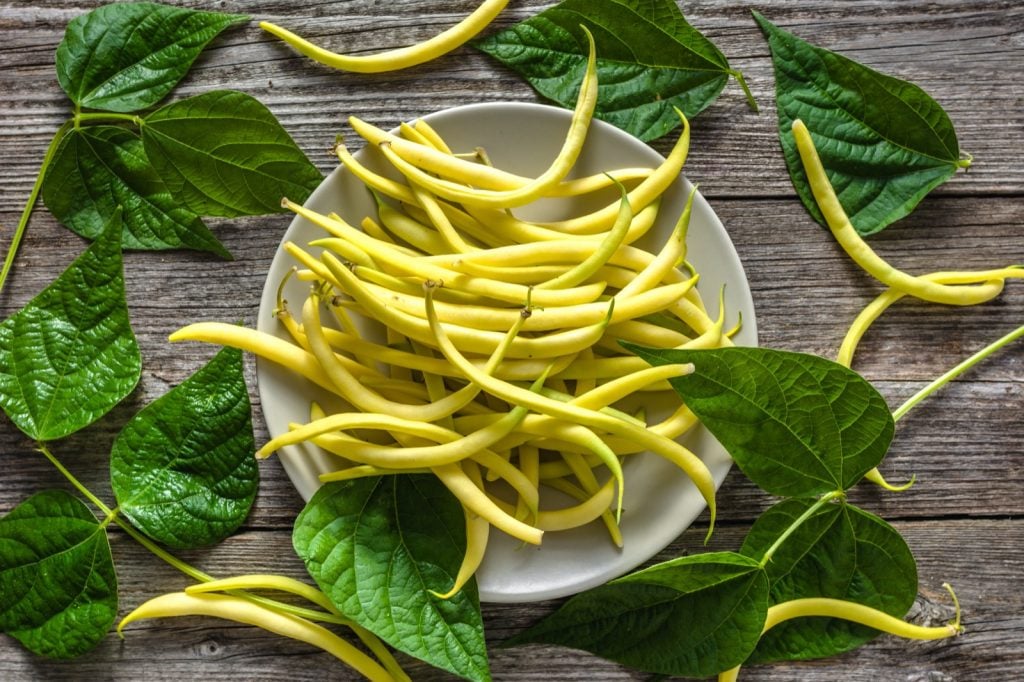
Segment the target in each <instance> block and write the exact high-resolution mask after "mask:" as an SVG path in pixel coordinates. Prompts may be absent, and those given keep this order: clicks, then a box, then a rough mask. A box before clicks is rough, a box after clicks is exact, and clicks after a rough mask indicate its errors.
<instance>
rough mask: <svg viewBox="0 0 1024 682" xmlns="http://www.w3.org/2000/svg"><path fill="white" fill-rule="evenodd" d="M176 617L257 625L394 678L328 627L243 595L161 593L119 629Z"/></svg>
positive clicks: (379, 677) (376, 676) (377, 676)
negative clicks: (207, 618) (153, 619)
mask: <svg viewBox="0 0 1024 682" xmlns="http://www.w3.org/2000/svg"><path fill="white" fill-rule="evenodd" d="M175 616H213V617H215V618H224V619H225V620H231V621H235V622H237V623H244V624H246V625H254V626H256V627H259V628H262V629H264V630H267V631H268V632H273V633H274V634H277V635H282V636H284V637H289V638H291V639H296V640H299V641H300V642H306V643H307V644H311V645H313V646H315V647H317V648H319V649H323V650H324V651H326V652H328V653H329V654H331V655H332V656H334V657H335V658H337V659H339V660H341V661H343V662H344V663H345V664H347V665H349V666H351V667H352V668H354V669H355V670H356V671H358V672H359V673H360V674H361V675H364V676H365V677H367V678H368V679H370V680H374V681H380V682H385V681H390V680H393V679H394V678H393V677H392V676H391V674H390V673H389V672H388V671H387V670H385V669H384V668H383V667H382V666H381V665H380V664H379V663H377V662H376V661H374V660H373V659H372V658H370V657H369V656H367V655H366V654H364V653H363V652H362V651H360V650H359V649H357V648H356V647H354V646H353V645H352V644H349V643H348V642H346V641H345V640H344V639H342V638H341V637H338V636H337V635H336V634H334V633H333V632H331V631H330V630H328V629H327V628H324V627H322V626H320V625H317V624H316V623H312V622H310V621H308V620H305V619H304V618H299V617H298V616H293V615H290V614H284V613H278V612H276V611H271V610H270V609H267V608H265V607H263V606H260V605H257V604H255V603H253V602H251V601H249V600H247V599H243V598H241V597H234V596H229V595H223V594H187V593H185V592H176V593H171V594H165V595H161V596H159V597H155V598H153V599H150V600H149V601H147V602H145V603H144V604H142V605H140V606H139V607H138V608H136V609H135V610H134V611H132V612H131V613H129V614H128V615H127V616H125V617H124V618H123V619H122V620H121V622H120V623H119V624H118V626H117V631H118V633H120V632H121V631H122V630H123V629H124V627H125V626H126V625H128V624H130V623H132V622H134V621H136V620H142V619H145V618H169V617H175Z"/></svg>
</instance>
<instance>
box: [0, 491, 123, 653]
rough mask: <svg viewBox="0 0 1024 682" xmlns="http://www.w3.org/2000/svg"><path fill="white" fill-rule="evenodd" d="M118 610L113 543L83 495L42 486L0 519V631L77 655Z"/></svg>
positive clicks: (33, 647)
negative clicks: (111, 545)
mask: <svg viewBox="0 0 1024 682" xmlns="http://www.w3.org/2000/svg"><path fill="white" fill-rule="evenodd" d="M116 617H117V576H116V575H115V574H114V560H113V558H112V557H111V555H110V544H109V543H108V542H107V534H106V532H105V531H104V529H103V526H101V525H100V524H99V523H97V521H96V517H94V516H93V515H92V512H90V511H89V508H88V507H86V506H85V504H84V503H83V502H82V501H80V500H79V499H78V498H75V497H72V496H71V495H69V494H68V493H66V492H64V491H61V490H47V491H43V492H39V493H36V494H35V495H33V496H32V497H30V498H28V499H27V500H25V501H24V502H22V503H21V504H19V505H18V506H17V507H15V508H14V509H12V510H11V511H10V512H9V513H8V514H7V515H6V516H4V517H3V518H2V519H0V631H3V632H5V633H7V634H9V635H11V636H12V637H15V638H16V639H18V641H20V642H21V643H22V644H24V645H25V647H26V648H27V649H29V650H30V651H32V652H34V653H37V654H40V655H42V656H48V657H51V658H74V657H75V656H80V655H82V654H84V653H85V652H87V651H89V650H90V649H93V648H94V647H95V646H96V645H97V644H99V643H100V641H102V640H103V638H104V637H105V636H106V634H107V632H108V631H109V630H110V626H111V625H113V623H114V619H115V618H116Z"/></svg>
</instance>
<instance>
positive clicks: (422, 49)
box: [260, 0, 508, 73]
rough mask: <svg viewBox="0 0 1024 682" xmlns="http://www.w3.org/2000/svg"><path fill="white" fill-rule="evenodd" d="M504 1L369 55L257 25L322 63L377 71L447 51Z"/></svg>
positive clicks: (492, 0) (488, 1) (491, 0)
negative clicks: (336, 49) (425, 37)
mask: <svg viewBox="0 0 1024 682" xmlns="http://www.w3.org/2000/svg"><path fill="white" fill-rule="evenodd" d="M507 4H508V0H484V2H482V3H481V4H480V6H479V7H477V8H476V9H475V10H473V12H472V13H470V14H469V15H467V16H466V17H465V18H464V19H462V21H460V22H459V23H457V24H455V25H454V26H452V27H451V28H449V29H446V30H444V31H442V32H441V33H438V34H437V35H435V36H434V37H432V38H430V39H428V40H425V41H423V42H420V43H416V44H415V45H410V46H408V47H400V48H397V49H394V50H387V51H385V52H379V53H377V54H371V55H345V54H338V53H336V52H331V51H329V50H325V49H323V48H322V47H318V46H317V45H314V44H313V43H311V42H309V41H308V40H306V39H304V38H302V37H300V36H298V35H296V34H294V33H292V32H291V31H288V30H286V29H283V28H281V27H280V26H277V25H275V24H272V23H270V22H268V21H261V22H260V28H262V29H263V30H264V31H266V32H267V33H270V34H272V35H274V36H277V37H278V38H280V39H281V40H283V41H284V42H286V43H288V44H289V45H291V46H292V47H293V48H295V50H297V51H298V52H299V53H300V54H303V55H305V56H307V57H309V58H310V59H312V60H314V61H317V62H320V63H321V64H324V65H325V66H330V67H332V68H335V69H341V70H342V71H353V72H356V73H381V72H383V71H395V70H397V69H405V68H409V67H410V66H415V65H417V64H423V63H425V62H429V61H431V60H433V59H437V58H438V57H440V56H441V55H444V54H447V53H448V52H451V51H452V50H454V49H455V48H457V47H459V46H460V45H462V44H463V43H465V42H466V41H468V40H469V39H470V38H472V37H473V36H475V35H476V34H477V33H479V32H480V31H482V30H483V29H484V28H486V27H487V25H488V24H490V23H491V22H492V21H493V20H494V18H495V17H496V16H498V13H499V12H501V10H503V9H504V8H505V5H507Z"/></svg>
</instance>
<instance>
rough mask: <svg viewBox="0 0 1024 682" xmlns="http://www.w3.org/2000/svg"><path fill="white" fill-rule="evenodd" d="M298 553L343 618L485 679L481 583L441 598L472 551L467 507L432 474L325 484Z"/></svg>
mask: <svg viewBox="0 0 1024 682" xmlns="http://www.w3.org/2000/svg"><path fill="white" fill-rule="evenodd" d="M292 542H293V544H294V546H295V551H296V552H297V553H298V555H299V556H300V557H302V560H303V561H305V563H306V568H307V570H309V573H310V575H311V576H313V579H314V580H315V581H316V582H317V584H318V585H319V586H320V589H321V590H323V592H324V593H325V594H326V595H327V596H328V597H329V598H330V599H331V601H332V602H334V604H335V605H336V606H337V607H338V608H339V609H340V610H341V612H342V613H343V614H344V615H346V616H347V617H349V618H351V619H352V620H354V621H355V622H357V623H359V624H360V625H362V626H363V627H365V628H367V629H368V630H370V631H371V632H373V633H374V634H375V635H377V636H378V637H380V638H381V639H383V640H384V641H386V642H387V643H388V644H390V645H391V646H393V647H395V648H396V649H399V650H401V651H404V652H405V653H407V654H409V655H411V656H415V657H416V658H419V659H422V660H424V661H426V662H428V663H430V664H431V665H433V666H435V667H438V668H441V669H443V670H447V671H449V672H452V673H454V674H456V675H459V676H461V677H463V678H465V679H468V680H489V679H490V672H489V666H488V663H487V648H486V645H485V642H484V637H483V620H482V618H481V615H480V602H479V598H478V597H477V591H476V583H475V582H474V581H470V582H469V583H467V584H466V586H465V587H463V588H462V590H461V591H460V592H458V593H457V594H456V595H455V596H453V597H452V598H451V599H447V600H444V599H438V598H437V597H434V596H433V595H431V594H430V593H429V592H428V590H435V591H438V592H443V591H445V590H447V588H448V587H449V586H450V585H451V584H452V581H453V580H454V578H455V575H456V574H457V573H458V570H459V565H460V564H461V562H462V557H463V554H464V553H465V549H466V538H465V518H464V515H463V511H462V506H461V505H460V504H459V502H458V501H457V500H456V499H455V498H454V497H453V496H452V495H451V493H449V492H448V490H447V489H446V488H445V487H444V486H443V485H442V484H441V483H440V482H439V481H438V480H437V478H435V477H434V476H426V475H423V476H421V475H402V476H388V477H372V478H364V479H358V480H353V481H343V482H336V483H328V484H326V485H324V486H323V487H322V488H320V490H318V491H317V493H316V494H315V495H314V496H313V498H312V499H311V500H310V501H309V503H308V504H307V505H306V508H305V509H303V511H302V513H301V514H299V517H298V518H297V519H296V520H295V529H294V533H293V536H292Z"/></svg>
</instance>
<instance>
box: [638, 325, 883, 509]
mask: <svg viewBox="0 0 1024 682" xmlns="http://www.w3.org/2000/svg"><path fill="white" fill-rule="evenodd" d="M623 345H625V346H626V347H627V348H629V349H630V350H632V351H633V352H635V353H636V354H637V355H639V356H640V357H642V358H644V359H645V360H647V361H648V362H650V363H651V364H655V365H663V364H671V363H681V362H692V363H693V364H694V367H695V371H694V372H693V373H692V374H688V375H686V376H682V377H678V378H675V379H672V381H671V383H672V386H673V388H675V390H676V392H677V393H679V395H680V396H682V398H683V400H684V401H685V402H686V404H687V405H688V406H689V408H690V409H691V410H693V412H694V414H696V415H697V417H699V418H700V420H701V422H702V423H703V424H704V426H706V427H707V429H708V430H709V431H711V433H712V435H714V436H715V438H717V439H718V441H719V442H720V443H721V444H722V445H723V446H724V447H725V449H726V450H727V451H728V452H729V454H730V455H732V458H733V459H734V460H735V461H736V464H737V465H739V467H740V469H742V470H743V473H745V474H746V475H747V477H749V478H750V479H751V480H752V481H754V483H756V484H757V485H758V486H760V487H761V488H762V489H764V490H765V491H767V492H769V493H772V494H773V495H780V496H789V497H800V496H810V495H818V494H821V493H826V492H830V491H833V490H847V489H849V488H850V487H851V486H853V485H854V484H855V483H857V482H858V481H859V480H860V479H861V478H862V477H863V476H864V474H865V473H867V472H868V471H869V470H870V469H872V468H874V467H875V466H877V465H878V463H879V462H881V461H882V458H883V457H885V453H886V452H887V451H888V448H889V443H890V442H891V441H892V437H893V432H894V431H895V425H894V422H893V418H892V414H891V413H890V412H889V408H888V407H887V406H886V404H885V400H884V399H883V398H882V396H881V395H880V394H879V393H878V391H876V390H875V388H874V387H873V386H872V385H871V384H869V383H868V382H867V381H866V380H865V379H863V378H862V377H861V376H860V375H859V374H857V373H856V372H854V371H853V370H851V369H849V368H847V367H844V366H842V365H840V364H838V363H836V362H832V361H831V360H826V359H824V358H819V357H817V356H814V355H808V354H805V353H791V352H787V351H779V350H772V349H769V348H720V349H714V350H675V349H672V350H661V349H654V348H642V347H640V346H634V345H632V344H623Z"/></svg>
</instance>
